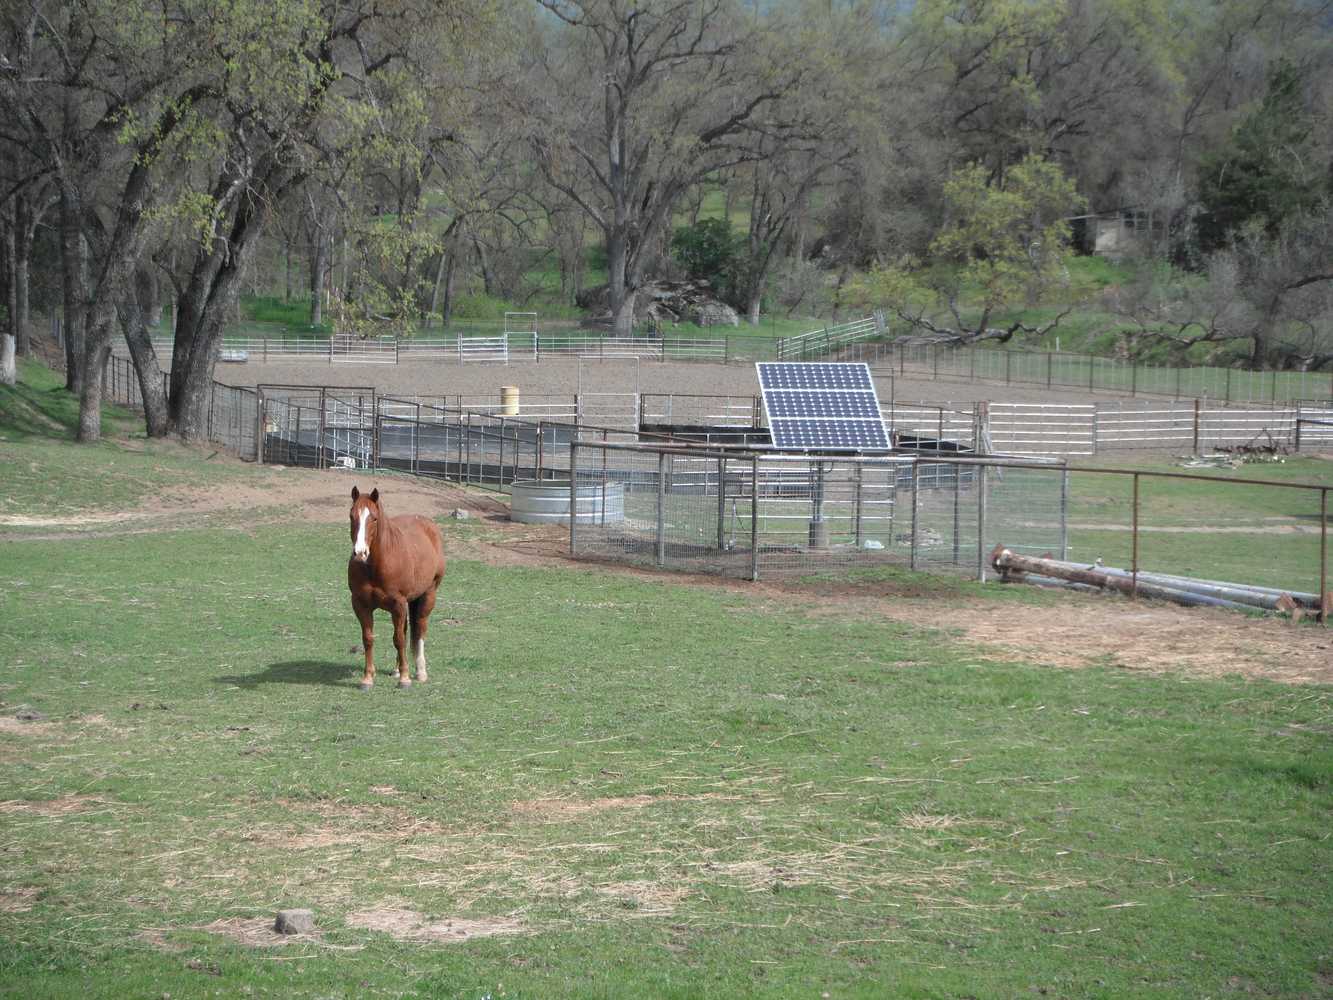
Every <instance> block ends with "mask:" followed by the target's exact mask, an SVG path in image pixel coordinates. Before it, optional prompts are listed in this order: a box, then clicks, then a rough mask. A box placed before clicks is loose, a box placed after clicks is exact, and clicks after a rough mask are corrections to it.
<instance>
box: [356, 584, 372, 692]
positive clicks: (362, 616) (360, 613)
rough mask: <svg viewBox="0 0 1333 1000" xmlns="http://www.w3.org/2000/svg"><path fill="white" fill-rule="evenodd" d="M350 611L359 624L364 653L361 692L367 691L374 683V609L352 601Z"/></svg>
mask: <svg viewBox="0 0 1333 1000" xmlns="http://www.w3.org/2000/svg"><path fill="white" fill-rule="evenodd" d="M352 610H353V611H355V612H356V620H357V621H359V622H360V623H361V648H362V649H364V650H365V651H366V672H365V673H364V674H362V675H361V690H362V691H369V690H370V687H371V685H372V684H374V683H375V609H374V608H373V607H369V606H366V605H363V604H362V603H361V602H360V601H356V600H353V601H352Z"/></svg>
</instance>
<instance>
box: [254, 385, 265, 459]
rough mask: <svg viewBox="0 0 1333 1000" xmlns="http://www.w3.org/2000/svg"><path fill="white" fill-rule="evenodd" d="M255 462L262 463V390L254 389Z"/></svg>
mask: <svg viewBox="0 0 1333 1000" xmlns="http://www.w3.org/2000/svg"><path fill="white" fill-rule="evenodd" d="M255 464H256V465H263V464H264V390H262V389H256V390H255Z"/></svg>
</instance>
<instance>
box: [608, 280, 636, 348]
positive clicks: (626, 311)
mask: <svg viewBox="0 0 1333 1000" xmlns="http://www.w3.org/2000/svg"><path fill="white" fill-rule="evenodd" d="M637 298H638V292H637V291H629V292H626V293H625V295H624V296H623V297H622V298H621V300H620V306H619V308H617V309H614V310H612V312H611V333H612V335H613V336H616V337H632V336H634V303H635V300H636V299H637Z"/></svg>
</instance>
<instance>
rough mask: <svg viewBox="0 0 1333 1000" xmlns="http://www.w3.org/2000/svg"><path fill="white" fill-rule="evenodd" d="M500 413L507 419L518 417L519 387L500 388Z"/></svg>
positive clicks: (504, 386)
mask: <svg viewBox="0 0 1333 1000" xmlns="http://www.w3.org/2000/svg"><path fill="white" fill-rule="evenodd" d="M500 412H501V413H502V414H503V415H504V416H506V417H516V416H518V386H516V385H502V386H500Z"/></svg>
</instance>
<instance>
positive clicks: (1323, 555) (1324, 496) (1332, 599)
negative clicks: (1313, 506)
mask: <svg viewBox="0 0 1333 1000" xmlns="http://www.w3.org/2000/svg"><path fill="white" fill-rule="evenodd" d="M1330 614H1333V594H1330V593H1329V592H1328V487H1327V486H1325V487H1324V488H1323V489H1322V490H1320V491H1319V620H1320V621H1322V622H1323V623H1324V624H1325V625H1327V624H1328V618H1329V615H1330Z"/></svg>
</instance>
